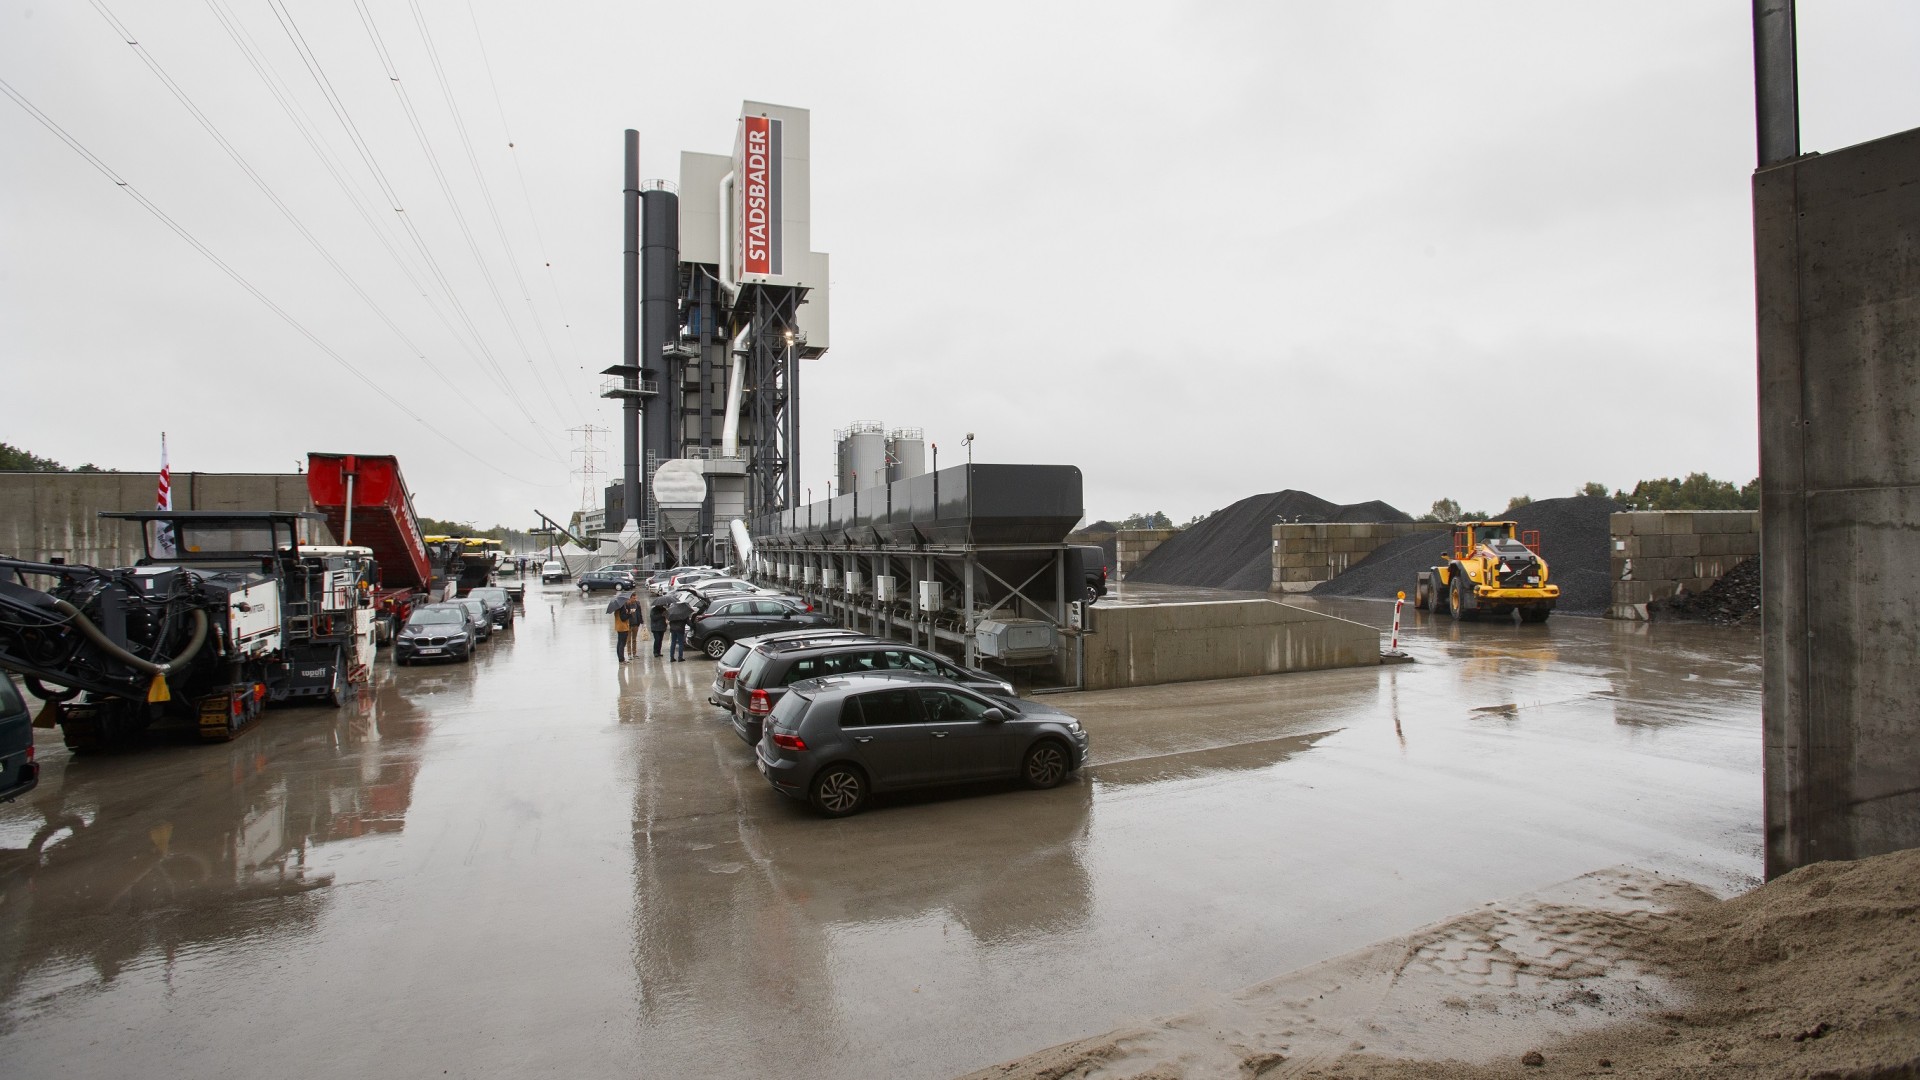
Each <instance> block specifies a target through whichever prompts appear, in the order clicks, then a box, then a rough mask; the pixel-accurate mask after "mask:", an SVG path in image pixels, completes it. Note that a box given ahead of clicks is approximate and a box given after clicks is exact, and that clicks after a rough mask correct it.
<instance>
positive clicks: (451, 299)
mask: <svg viewBox="0 0 1920 1080" xmlns="http://www.w3.org/2000/svg"><path fill="white" fill-rule="evenodd" d="M267 6H268V8H269V9H270V10H272V11H273V13H274V18H275V19H277V20H278V21H279V23H280V29H281V31H282V32H283V33H285V34H286V35H287V40H288V41H289V42H290V43H291V44H292V45H293V49H294V52H295V53H296V54H297V55H298V56H299V57H300V62H301V63H302V64H303V65H305V66H306V69H307V74H308V76H310V77H311V78H312V79H313V82H314V85H315V86H317V87H318V88H319V89H320V94H321V96H322V97H324V98H326V101H327V106H328V107H329V108H331V109H332V110H333V115H334V119H336V120H338V121H339V122H340V125H341V127H342V128H344V129H345V130H346V132H347V138H348V141H349V142H351V143H352V144H353V148H354V150H355V151H356V152H357V153H358V154H359V155H360V160H361V162H362V163H363V164H365V165H366V166H367V171H368V172H369V173H371V174H372V176H373V181H374V183H375V184H376V185H378V187H379V188H380V194H381V195H382V196H383V197H384V198H385V199H386V200H387V205H388V206H390V207H392V209H393V212H394V214H395V215H396V220H397V221H399V222H400V224H401V227H402V228H403V229H404V230H405V231H406V234H407V237H408V239H410V240H412V241H413V245H414V247H415V248H416V249H417V250H418V251H419V252H420V257H421V259H422V260H423V261H424V262H425V263H426V265H427V268H428V270H429V272H430V273H431V274H432V276H433V279H434V281H435V282H437V283H438V284H439V286H440V290H441V292H443V293H444V294H445V295H446V297H447V302H448V303H449V304H451V305H452V307H453V310H454V313H455V314H456V315H458V316H459V318H460V321H461V323H462V324H463V325H465V326H466V328H467V332H468V334H470V335H471V336H472V338H473V341H474V343H475V344H476V345H478V346H479V348H480V352H481V354H482V357H483V360H482V362H483V363H484V364H485V365H486V366H487V367H488V368H489V369H490V370H491V372H492V375H493V378H494V381H495V383H496V385H498V386H499V387H500V390H501V392H502V393H503V394H504V395H505V396H506V397H507V398H508V400H510V401H512V402H513V405H514V407H515V408H516V409H518V410H519V411H520V415H521V416H522V417H524V418H525V419H526V421H527V423H528V424H529V425H530V426H532V427H533V428H534V430H535V431H536V432H538V433H539V435H540V438H541V439H542V440H543V441H545V442H546V444H547V448H548V449H549V450H551V451H553V453H555V454H558V453H559V448H558V447H556V446H555V445H554V443H553V440H552V438H551V437H550V436H549V435H548V434H547V433H546V430H545V429H544V428H542V427H540V425H539V424H538V423H537V422H536V421H535V420H534V419H533V414H532V413H530V412H528V411H527V408H526V405H525V403H524V402H522V401H521V400H520V396H519V395H518V394H516V393H515V392H514V390H513V388H512V386H511V384H510V382H509V380H508V379H507V376H506V372H505V371H502V370H501V368H500V364H499V362H498V361H497V360H495V359H494V357H493V350H492V349H490V348H488V347H487V343H486V338H485V337H484V336H482V335H481V333H480V328H479V326H478V325H476V324H475V323H474V321H473V316H472V315H471V314H470V313H468V311H467V307H466V305H465V304H464V303H462V302H461V301H460V296H459V294H458V293H456V292H455V291H454V288H453V283H452V282H451V281H450V280H448V278H447V275H446V273H445V271H443V270H442V269H441V268H440V261H439V260H438V259H436V258H434V256H433V251H432V249H431V248H429V247H428V246H427V240H426V237H425V236H423V235H421V233H420V230H419V228H418V227H417V226H415V225H414V223H413V218H412V216H411V215H409V214H408V213H407V212H406V207H405V206H404V205H403V203H402V202H401V199H400V195H399V193H398V192H397V191H396V190H395V189H394V186H393V184H392V182H391V181H389V180H388V179H387V174H386V171H385V170H383V169H381V168H380V162H379V160H378V158H377V157H376V156H375V155H374V153H373V148H372V147H371V146H370V145H368V143H367V140H366V138H365V137H364V136H362V135H361V133H360V126H359V125H358V124H356V123H354V120H353V114H352V113H351V112H350V111H348V109H347V107H346V102H345V101H344V100H342V99H341V97H340V94H339V92H338V91H336V90H335V89H334V86H333V80H332V79H330V78H328V77H327V73H326V69H325V67H323V66H322V65H321V63H320V57H319V54H317V53H315V52H314V51H313V47H312V46H311V45H309V44H307V38H306V35H305V34H304V33H302V32H301V30H300V25H299V24H298V23H297V22H295V21H294V18H293V13H292V12H291V11H289V10H287V8H286V4H285V0H267Z"/></svg>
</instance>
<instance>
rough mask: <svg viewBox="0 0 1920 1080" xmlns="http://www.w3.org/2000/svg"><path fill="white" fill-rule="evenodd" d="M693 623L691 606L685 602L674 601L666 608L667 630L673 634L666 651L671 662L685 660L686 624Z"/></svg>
mask: <svg viewBox="0 0 1920 1080" xmlns="http://www.w3.org/2000/svg"><path fill="white" fill-rule="evenodd" d="M692 621H693V606H692V605H691V604H688V603H687V602H686V601H685V600H676V601H674V602H673V603H672V604H670V605H668V607H667V628H668V630H669V631H671V632H672V634H673V639H672V641H671V643H670V644H669V645H668V646H667V651H668V652H669V653H671V654H672V656H671V659H672V660H676V661H678V660H685V659H686V658H687V623H689V622H692Z"/></svg>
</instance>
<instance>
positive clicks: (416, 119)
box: [283, 0, 566, 422]
mask: <svg viewBox="0 0 1920 1080" xmlns="http://www.w3.org/2000/svg"><path fill="white" fill-rule="evenodd" d="M283 2H284V0H283ZM353 6H354V8H355V10H357V11H358V12H359V13H360V22H361V24H362V25H363V26H365V27H366V30H367V37H368V39H369V40H371V41H372V42H373V49H374V52H375V54H376V55H378V56H379V58H380V63H381V65H382V67H384V68H385V70H386V73H387V82H388V84H389V85H390V86H392V87H393V92H394V95H395V96H396V97H398V98H399V100H400V108H401V111H402V112H404V113H405V114H406V117H407V123H408V125H409V126H411V127H412V128H413V136H414V139H415V141H417V142H418V143H419V144H420V150H421V152H422V153H424V154H425V155H426V158H427V166H428V168H429V169H431V170H432V172H433V178H434V180H435V181H436V182H437V183H438V184H439V186H440V194H441V195H442V196H443V197H444V198H445V199H446V201H447V209H449V210H451V211H452V212H453V220H454V223H455V224H456V225H458V226H459V227H460V235H461V236H462V237H464V238H465V239H466V241H467V251H468V252H469V253H471V254H472V255H473V261H474V265H476V266H478V267H479V268H480V277H481V280H483V281H485V282H486V283H487V291H488V292H489V293H490V294H492V296H493V302H494V306H495V307H497V308H498V309H499V311H500V317H501V318H502V319H504V320H505V321H506V324H507V329H508V330H509V331H511V332H512V334H513V340H514V342H515V343H516V344H518V345H519V346H520V355H521V356H522V357H523V358H524V359H525V360H526V362H527V368H528V369H529V370H532V369H533V366H534V365H533V354H532V353H530V352H528V351H527V342H526V339H525V338H523V337H522V336H521V335H520V324H519V323H516V322H515V321H514V320H513V314H512V313H511V312H509V311H508V310H507V301H506V299H505V298H504V297H502V296H501V295H500V286H499V284H498V283H496V282H495V281H494V280H493V271H492V270H491V269H490V268H489V267H488V266H487V260H486V257H485V256H484V255H482V254H481V253H480V243H479V241H477V240H475V239H474V237H473V229H472V227H470V226H469V225H468V224H467V215H466V214H465V213H464V212H462V211H461V209H460V201H459V200H458V199H456V198H455V197H454V194H453V185H452V184H450V183H449V182H448V181H447V174H446V170H444V169H443V168H441V165H440V155H439V154H438V153H436V152H435V151H434V149H433V143H432V140H430V139H428V138H427V130H426V127H425V126H424V125H422V124H421V122H420V114H419V112H418V111H417V110H415V109H414V107H413V98H412V96H411V95H409V94H408V93H407V87H406V84H405V83H404V82H402V81H401V79H400V71H399V68H397V67H396V66H395V65H394V62H393V56H392V55H391V54H390V53H389V52H388V51H387V45H386V41H385V40H384V39H383V38H381V36H380V28H379V26H378V25H377V24H376V23H375V22H374V18H373V13H372V12H370V11H368V10H367V5H366V2H365V0H354V5H353ZM538 374H539V373H538V372H537V371H536V372H535V376H536V381H537V377H538ZM540 385H541V389H542V390H546V389H547V387H546V384H545V383H541V384H540ZM547 402H548V405H549V406H550V407H552V408H553V410H554V415H555V416H559V417H560V419H561V420H562V421H563V422H564V421H565V419H566V418H565V417H564V416H560V410H559V407H558V406H556V405H554V404H553V398H552V394H551V392H548V397H547Z"/></svg>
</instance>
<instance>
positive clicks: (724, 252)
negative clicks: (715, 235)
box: [720, 173, 740, 304]
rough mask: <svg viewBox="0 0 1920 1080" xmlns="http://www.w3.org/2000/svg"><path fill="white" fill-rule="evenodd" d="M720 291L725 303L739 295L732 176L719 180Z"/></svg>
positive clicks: (730, 174)
mask: <svg viewBox="0 0 1920 1080" xmlns="http://www.w3.org/2000/svg"><path fill="white" fill-rule="evenodd" d="M720 291H721V292H722V293H725V294H726V298H727V303H729V304H731V303H733V298H734V297H735V296H738V295H739V293H740V283H739V282H737V281H735V280H733V174H732V173H728V174H727V175H725V176H723V177H721V178H720Z"/></svg>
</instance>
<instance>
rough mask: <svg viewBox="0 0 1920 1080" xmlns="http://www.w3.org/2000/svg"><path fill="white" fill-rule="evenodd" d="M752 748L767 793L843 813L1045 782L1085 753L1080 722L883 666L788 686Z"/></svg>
mask: <svg viewBox="0 0 1920 1080" xmlns="http://www.w3.org/2000/svg"><path fill="white" fill-rule="evenodd" d="M766 728H767V730H766V733H765V735H764V737H762V738H761V740H760V741H759V743H758V744H757V745H756V746H755V748H754V759H755V761H756V763H757V764H758V765H759V768H760V772H761V774H762V775H764V776H765V777H766V778H767V780H768V782H769V783H771V784H772V785H773V787H774V790H775V791H778V792H780V793H781V794H782V795H789V796H792V797H793V798H796V799H805V800H806V801H807V802H810V803H812V804H813V807H814V809H816V810H818V811H819V812H820V813H822V814H824V815H826V816H827V817H845V816H847V815H848V814H852V813H855V812H857V811H858V810H859V809H860V808H861V807H862V806H864V805H865V804H866V801H867V796H868V795H869V794H871V793H873V792H876V791H894V790H899V789H902V788H914V787H930V786H933V785H938V784H957V783H966V782H969V781H978V780H1000V779H1005V780H1019V781H1020V782H1021V783H1024V784H1025V785H1026V786H1028V787H1032V788H1050V787H1053V786H1055V785H1057V784H1059V783H1060V782H1061V781H1062V780H1065V779H1066V778H1067V777H1068V776H1070V775H1072V773H1073V772H1074V771H1075V770H1077V769H1079V768H1080V766H1081V765H1083V764H1085V762H1086V760H1087V732H1086V729H1085V728H1083V727H1081V726H1080V721H1078V720H1076V719H1074V718H1073V717H1071V716H1068V715H1067V714H1066V713H1064V712H1061V711H1060V710H1059V709H1056V708H1053V707H1052V706H1049V705H1042V704H1040V703H1039V702H1036V701H1021V700H1019V699H1018V698H1014V697H1010V696H1009V697H987V696H985V695H983V694H977V693H974V692H973V691H971V690H968V689H966V688H965V687H960V686H954V685H952V684H951V683H948V682H947V681H946V680H944V679H942V678H940V677H939V676H936V675H926V674H922V673H920V672H906V671H889V672H868V673H863V674H850V675H830V676H827V677H825V678H818V679H806V680H802V681H800V682H797V683H795V684H794V685H793V686H792V687H791V692H790V693H788V694H787V695H786V696H785V697H783V698H781V699H780V704H779V705H777V706H775V708H774V710H773V714H772V715H771V716H770V717H768V719H767V725H766Z"/></svg>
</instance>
